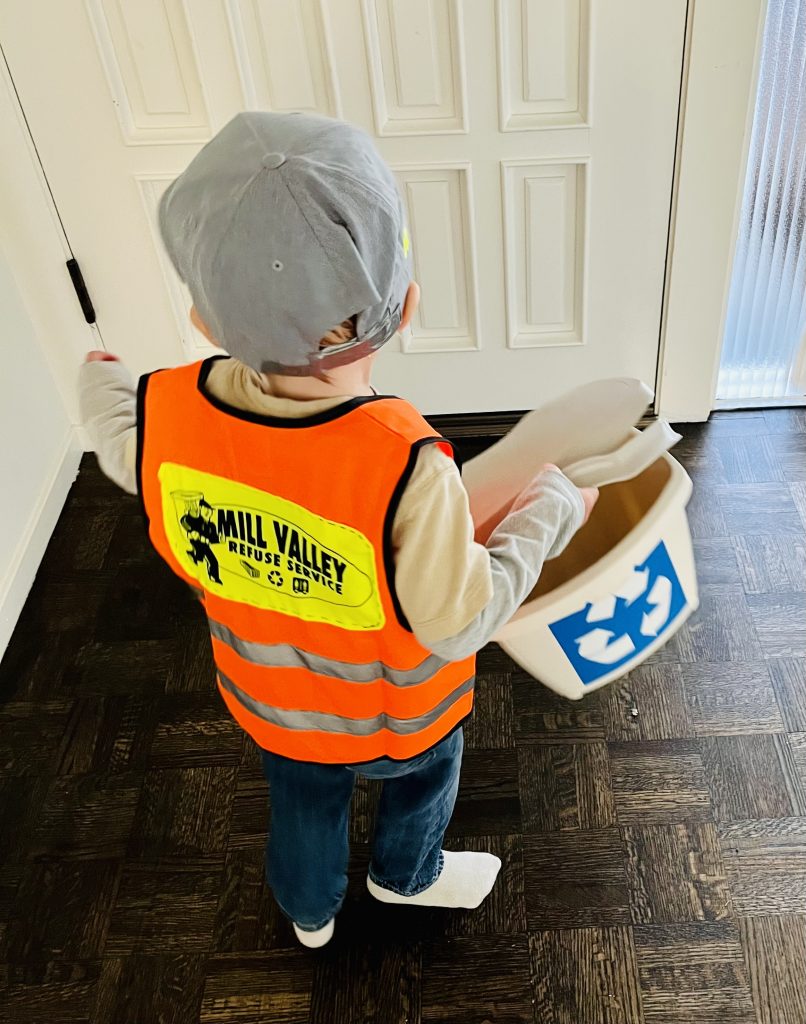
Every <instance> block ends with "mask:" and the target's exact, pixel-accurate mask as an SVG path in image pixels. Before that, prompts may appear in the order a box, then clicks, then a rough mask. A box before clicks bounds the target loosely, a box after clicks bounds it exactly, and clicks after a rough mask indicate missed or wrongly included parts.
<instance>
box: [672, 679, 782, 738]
mask: <svg viewBox="0 0 806 1024" xmlns="http://www.w3.org/2000/svg"><path fill="white" fill-rule="evenodd" d="M680 671H681V674H682V681H683V687H684V689H685V694H686V699H687V702H688V707H689V713H690V716H691V721H692V725H693V729H692V732H693V733H694V734H695V735H697V736H724V735H726V734H728V733H735V734H742V733H745V734H747V733H749V734H753V733H762V732H783V731H784V722H783V719H782V717H781V711H780V708H779V706H778V700H777V698H776V694H775V689H774V687H773V683H772V679H771V678H770V663H769V662H766V661H760V662H752V661H750V662H745V663H742V664H739V665H737V664H735V663H733V662H717V663H714V662H710V663H708V662H700V663H699V664H697V665H682V666H681V667H680Z"/></svg>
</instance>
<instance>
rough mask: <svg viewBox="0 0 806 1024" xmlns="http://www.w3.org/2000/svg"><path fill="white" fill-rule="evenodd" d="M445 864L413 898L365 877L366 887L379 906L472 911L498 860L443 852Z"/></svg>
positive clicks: (492, 878) (495, 871)
mask: <svg viewBox="0 0 806 1024" xmlns="http://www.w3.org/2000/svg"><path fill="white" fill-rule="evenodd" d="M442 855H443V857H444V858H445V863H444V865H443V867H442V871H441V872H440V875H439V878H438V879H437V880H436V882H432V883H431V885H429V886H428V888H427V889H423V891H422V892H418V893H417V894H416V895H415V896H400V895H398V893H396V892H392V890H391V889H384V888H382V887H381V886H380V885H377V884H376V883H375V882H373V881H372V879H371V878H369V877H367V888H368V889H369V891H370V892H371V893H372V895H373V896H374V897H375V899H376V900H380V901H381V902H382V903H402V904H405V905H408V906H412V907H464V908H465V909H467V910H472V909H473V908H474V907H477V906H478V905H479V904H480V903H481V901H482V900H483V899H484V897H485V896H487V895H488V893H489V892H490V890H491V889H492V887H493V885H495V880H496V878H497V877H498V872H499V871H500V870H501V861H500V860H499V859H498V857H496V856H494V855H493V854H492V853H472V852H471V851H465V852H463V853H452V852H451V851H450V850H443V851H442Z"/></svg>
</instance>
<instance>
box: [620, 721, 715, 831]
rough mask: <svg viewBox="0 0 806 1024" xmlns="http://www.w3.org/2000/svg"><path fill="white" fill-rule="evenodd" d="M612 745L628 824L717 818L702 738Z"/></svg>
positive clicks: (624, 820)
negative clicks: (707, 774)
mask: <svg viewBox="0 0 806 1024" xmlns="http://www.w3.org/2000/svg"><path fill="white" fill-rule="evenodd" d="M608 750H609V752H610V775H611V778H612V781H613V799H614V801H615V805H616V814H617V816H618V820H619V822H620V823H621V824H622V825H629V824H651V823H654V824H661V823H664V822H670V823H676V822H682V821H710V820H711V819H712V817H713V812H712V809H711V798H710V794H709V792H708V785H707V782H706V778H705V769H704V767H703V759H702V753H701V751H700V746H699V742H698V741H695V740H656V741H653V742H651V743H611V744H609V745H608Z"/></svg>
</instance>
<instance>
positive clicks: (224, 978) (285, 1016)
mask: <svg viewBox="0 0 806 1024" xmlns="http://www.w3.org/2000/svg"><path fill="white" fill-rule="evenodd" d="M313 971H314V960H313V958H312V957H311V956H310V955H309V954H308V953H306V952H305V951H303V950H302V949H294V950H280V951H278V952H274V953H251V954H241V953H236V954H221V955H218V956H214V957H211V958H210V959H209V960H208V962H207V966H206V968H205V982H204V994H203V996H202V1004H201V1013H200V1015H199V1022H200V1024H307V1022H308V1020H309V1013H310V1007H311V986H312V982H313Z"/></svg>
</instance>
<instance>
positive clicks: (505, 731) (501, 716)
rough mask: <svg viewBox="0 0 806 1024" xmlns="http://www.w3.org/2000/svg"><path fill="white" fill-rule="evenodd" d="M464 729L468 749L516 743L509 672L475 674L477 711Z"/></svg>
mask: <svg viewBox="0 0 806 1024" xmlns="http://www.w3.org/2000/svg"><path fill="white" fill-rule="evenodd" d="M464 732H465V748H466V749H468V750H502V749H509V748H512V747H514V746H515V723H514V715H513V709H512V680H511V674H510V673H509V672H489V673H487V674H485V675H483V676H478V677H477V678H476V692H475V707H474V712H473V716H472V717H471V718H470V720H469V721H468V722H467V723H466V724H465V727H464Z"/></svg>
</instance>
